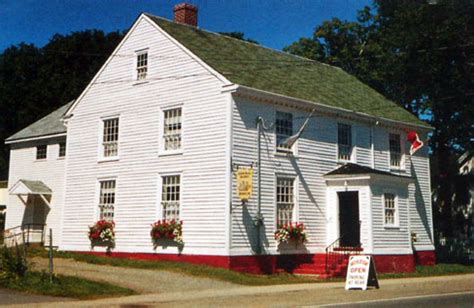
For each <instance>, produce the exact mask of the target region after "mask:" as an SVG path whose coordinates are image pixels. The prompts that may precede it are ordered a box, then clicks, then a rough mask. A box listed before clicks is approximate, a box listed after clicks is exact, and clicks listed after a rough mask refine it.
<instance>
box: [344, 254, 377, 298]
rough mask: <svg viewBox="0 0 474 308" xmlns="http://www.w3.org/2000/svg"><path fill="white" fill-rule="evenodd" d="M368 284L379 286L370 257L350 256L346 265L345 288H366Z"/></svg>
mask: <svg viewBox="0 0 474 308" xmlns="http://www.w3.org/2000/svg"><path fill="white" fill-rule="evenodd" d="M369 285H370V286H374V287H376V288H379V283H378V279H377V272H376V270H375V264H374V261H373V260H372V257H371V256H351V257H350V258H349V264H348V266H347V276H346V290H350V289H362V290H367V286H369Z"/></svg>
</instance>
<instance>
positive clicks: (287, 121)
mask: <svg viewBox="0 0 474 308" xmlns="http://www.w3.org/2000/svg"><path fill="white" fill-rule="evenodd" d="M275 135H276V148H277V151H278V152H289V151H291V148H290V147H288V146H286V145H283V144H282V142H283V141H284V140H285V139H286V138H288V137H290V136H292V135H293V114H291V113H288V112H280V111H277V113H276V121H275Z"/></svg>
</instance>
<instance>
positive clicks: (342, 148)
mask: <svg viewBox="0 0 474 308" xmlns="http://www.w3.org/2000/svg"><path fill="white" fill-rule="evenodd" d="M337 144H338V159H339V160H351V152H352V129H351V126H350V125H348V124H342V123H338V124H337Z"/></svg>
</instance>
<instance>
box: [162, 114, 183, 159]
mask: <svg viewBox="0 0 474 308" xmlns="http://www.w3.org/2000/svg"><path fill="white" fill-rule="evenodd" d="M163 139H164V140H163V141H164V149H165V150H179V149H180V148H181V108H176V109H170V110H165V111H164V131H163Z"/></svg>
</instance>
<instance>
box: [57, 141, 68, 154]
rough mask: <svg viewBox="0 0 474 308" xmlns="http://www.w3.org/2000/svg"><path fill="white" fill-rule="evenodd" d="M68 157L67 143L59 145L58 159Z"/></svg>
mask: <svg viewBox="0 0 474 308" xmlns="http://www.w3.org/2000/svg"><path fill="white" fill-rule="evenodd" d="M64 156H66V142H61V143H59V153H58V157H64Z"/></svg>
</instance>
